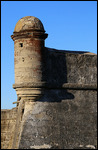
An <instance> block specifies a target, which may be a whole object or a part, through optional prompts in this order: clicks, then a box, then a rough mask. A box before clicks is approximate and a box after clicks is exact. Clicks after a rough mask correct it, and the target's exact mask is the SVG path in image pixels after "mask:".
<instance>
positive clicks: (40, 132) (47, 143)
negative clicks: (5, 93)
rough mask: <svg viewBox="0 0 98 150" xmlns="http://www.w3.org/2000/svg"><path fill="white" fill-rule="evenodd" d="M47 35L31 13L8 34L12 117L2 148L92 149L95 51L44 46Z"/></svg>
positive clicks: (95, 84) (95, 108)
mask: <svg viewBox="0 0 98 150" xmlns="http://www.w3.org/2000/svg"><path fill="white" fill-rule="evenodd" d="M47 36H48V34H46V33H45V30H44V26H43V24H42V22H41V21H40V20H39V19H38V18H36V17H33V16H27V17H23V18H21V19H20V20H19V21H18V22H17V24H16V26H15V29H14V32H13V35H12V36H11V37H12V39H13V41H14V52H15V53H14V63H15V83H14V84H13V88H14V89H15V90H16V93H17V102H14V103H16V105H17V106H16V107H15V108H14V110H15V112H16V113H15V117H16V119H15V120H14V126H13V130H12V133H11V135H12V138H11V139H10V138H9V139H8V140H7V141H6V140H5V138H2V142H3V144H2V149H4V148H5V146H4V143H5V144H6V143H7V146H6V149H8V148H11V149H96V148H97V55H96V54H93V53H89V52H83V51H82V52H81V51H68V50H56V49H52V48H47V47H45V39H46V38H47ZM2 111H4V110H2ZM11 111H12V110H10V112H11ZM3 116H4V113H3ZM2 118H3V117H2ZM4 122H6V121H5V120H4ZM4 122H3V127H4ZM5 126H6V125H5ZM7 129H8V128H7ZM8 130H9V129H8ZM3 131H4V128H2V133H3ZM9 131H10V130H9ZM2 137H4V134H2Z"/></svg>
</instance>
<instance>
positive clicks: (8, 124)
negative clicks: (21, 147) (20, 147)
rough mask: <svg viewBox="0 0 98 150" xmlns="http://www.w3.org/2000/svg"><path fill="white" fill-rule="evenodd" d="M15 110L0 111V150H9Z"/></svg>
mask: <svg viewBox="0 0 98 150" xmlns="http://www.w3.org/2000/svg"><path fill="white" fill-rule="evenodd" d="M16 115H17V108H13V109H3V110H1V149H11V147H12V140H13V133H14V130H15V122H16Z"/></svg>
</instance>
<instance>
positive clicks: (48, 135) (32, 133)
mask: <svg viewBox="0 0 98 150" xmlns="http://www.w3.org/2000/svg"><path fill="white" fill-rule="evenodd" d="M51 91H52V90H48V91H47V93H46V94H45V95H44V96H43V97H42V98H40V99H39V100H38V101H37V102H30V103H29V101H28V102H26V104H25V106H28V109H26V112H25V111H24V116H23V124H22V126H21V131H22V132H21V139H20V143H19V149H27V148H28V149H32V148H33V149H36V147H37V146H39V147H41V146H42V145H48V146H49V147H50V149H74V148H76V147H77V148H79V147H80V145H83V147H85V146H86V145H94V146H95V147H96V144H97V143H96V139H97V133H96V123H97V108H96V100H97V98H96V91H89V90H85V91H82V90H81V91H80V90H67V91H65V95H63V94H61V96H60V95H59V96H58V95H57V93H58V91H57V90H54V91H52V93H51ZM63 96H64V97H63ZM83 147H82V148H83ZM46 149H47V148H46Z"/></svg>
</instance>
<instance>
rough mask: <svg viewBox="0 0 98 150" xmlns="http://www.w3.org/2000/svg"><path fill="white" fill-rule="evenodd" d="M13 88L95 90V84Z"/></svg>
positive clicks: (40, 84) (19, 85) (44, 84)
mask: <svg viewBox="0 0 98 150" xmlns="http://www.w3.org/2000/svg"><path fill="white" fill-rule="evenodd" d="M13 88H14V89H16V88H46V89H73V90H97V84H78V83H64V84H63V85H57V84H48V83H45V82H42V83H41V82H39V83H27V84H26V83H22V84H13Z"/></svg>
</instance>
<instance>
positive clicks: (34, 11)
mask: <svg viewBox="0 0 98 150" xmlns="http://www.w3.org/2000/svg"><path fill="white" fill-rule="evenodd" d="M25 16H35V17H37V18H39V19H40V20H41V21H42V23H43V25H44V28H45V30H46V33H48V38H47V39H46V40H45V46H46V47H50V48H56V49H60V50H75V51H89V52H93V53H96V54H97V1H1V108H2V109H11V108H13V107H15V104H12V103H13V102H14V101H17V95H16V91H15V90H14V89H13V88H12V85H13V84H14V83H15V81H14V42H13V41H12V39H11V37H10V36H11V35H12V34H13V31H14V28H15V25H16V23H17V21H18V20H19V19H21V18H22V17H25Z"/></svg>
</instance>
